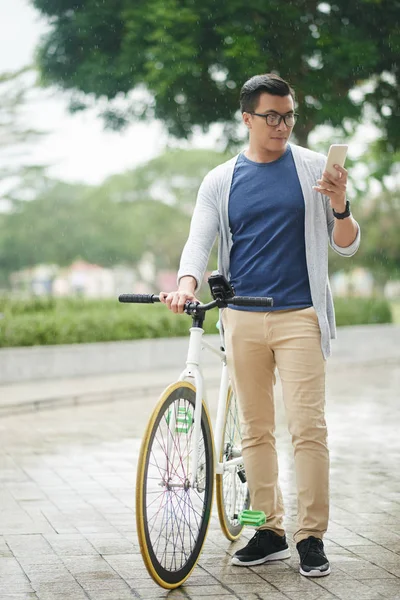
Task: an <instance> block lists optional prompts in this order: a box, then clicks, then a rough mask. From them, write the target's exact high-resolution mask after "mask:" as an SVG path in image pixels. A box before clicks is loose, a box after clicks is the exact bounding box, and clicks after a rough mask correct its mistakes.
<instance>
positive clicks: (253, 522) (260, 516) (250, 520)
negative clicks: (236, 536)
mask: <svg viewBox="0 0 400 600" xmlns="http://www.w3.org/2000/svg"><path fill="white" fill-rule="evenodd" d="M266 520H267V517H266V516H265V512H264V511H263V510H242V512H241V513H239V516H238V521H239V523H240V524H241V525H248V526H249V527H260V526H261V525H264V523H265V521H266Z"/></svg>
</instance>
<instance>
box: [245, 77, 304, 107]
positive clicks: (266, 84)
mask: <svg viewBox="0 0 400 600" xmlns="http://www.w3.org/2000/svg"><path fill="white" fill-rule="evenodd" d="M265 93H267V94H271V95H272V96H281V97H283V96H292V98H293V102H294V101H295V93H294V90H293V88H291V87H290V85H289V84H288V82H287V81H285V80H284V79H282V77H279V75H275V73H266V74H265V75H254V77H251V79H248V80H247V81H246V83H245V84H244V85H243V87H242V89H241V90H240V110H241V111H242V113H244V112H254V111H255V109H256V107H257V104H258V100H259V98H260V96H261V94H265Z"/></svg>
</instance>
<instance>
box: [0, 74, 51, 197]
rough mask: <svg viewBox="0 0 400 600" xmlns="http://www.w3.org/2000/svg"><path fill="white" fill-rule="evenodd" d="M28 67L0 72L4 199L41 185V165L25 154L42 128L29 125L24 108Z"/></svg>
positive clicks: (0, 179)
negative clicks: (34, 162) (38, 128)
mask: <svg viewBox="0 0 400 600" xmlns="http://www.w3.org/2000/svg"><path fill="white" fill-rule="evenodd" d="M30 76H32V70H31V69H30V68H28V67H27V68H24V69H21V70H20V71H16V72H8V73H0V184H1V186H2V193H1V197H2V200H3V201H4V200H6V201H7V202H8V203H12V202H13V201H15V199H16V197H17V196H18V194H21V193H22V192H25V193H26V191H27V190H32V188H35V189H37V187H38V186H39V184H43V185H44V178H45V175H44V167H43V165H37V164H33V163H32V160H31V159H30V157H29V150H30V149H31V147H32V144H33V143H34V142H36V141H37V140H38V139H39V138H40V137H42V136H43V135H45V134H44V132H42V131H38V130H37V129H33V128H32V127H30V125H29V122H28V120H27V118H26V115H25V111H26V108H27V107H28V106H29V103H30V92H31V91H32V89H33V86H32V83H31V82H30V79H32V77H30Z"/></svg>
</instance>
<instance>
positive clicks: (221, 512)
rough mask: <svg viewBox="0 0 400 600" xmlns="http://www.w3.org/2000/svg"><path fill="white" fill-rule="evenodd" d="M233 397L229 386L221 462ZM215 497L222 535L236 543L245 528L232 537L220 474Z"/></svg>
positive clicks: (216, 478)
mask: <svg viewBox="0 0 400 600" xmlns="http://www.w3.org/2000/svg"><path fill="white" fill-rule="evenodd" d="M232 395H233V390H232V386H229V388H228V393H227V395H226V405H225V420H224V431H223V434H222V447H221V451H220V454H219V460H220V461H222V453H223V445H224V437H225V430H226V419H227V415H228V410H229V404H230V402H231V399H232ZM215 496H216V500H217V508H218V517H219V522H220V525H221V529H222V533H223V534H224V536H225V537H226V538H227V539H228V540H230V541H231V542H235V541H236V540H238V539H239V538H240V536H241V535H242V531H243V526H242V527H241V529H240V531H239V533H238V534H236V535H232V533H231V532H230V530H229V526H228V522H227V520H226V512H225V505H224V486H223V475H221V474H219V473H218V474H217V475H216V476H215Z"/></svg>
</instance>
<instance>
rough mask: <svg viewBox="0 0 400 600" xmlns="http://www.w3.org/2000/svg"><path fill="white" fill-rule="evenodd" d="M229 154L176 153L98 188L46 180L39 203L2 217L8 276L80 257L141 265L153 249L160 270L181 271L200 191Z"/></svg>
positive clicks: (1, 245) (2, 256)
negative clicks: (42, 265) (207, 173)
mask: <svg viewBox="0 0 400 600" xmlns="http://www.w3.org/2000/svg"><path fill="white" fill-rule="evenodd" d="M224 158H226V157H225V155H223V154H219V153H217V152H215V153H210V152H208V151H205V150H192V151H184V150H176V151H171V152H167V153H165V154H164V155H161V156H159V157H157V158H156V159H154V160H152V161H150V162H149V163H148V164H147V165H143V166H140V167H137V168H136V169H135V170H132V171H128V172H126V173H123V174H121V175H114V176H113V177H110V178H109V179H107V180H106V181H105V182H104V183H103V184H102V185H100V186H96V187H95V186H88V185H77V184H75V185H72V184H67V183H65V182H59V181H48V182H47V187H46V189H41V190H40V192H39V193H38V195H37V198H36V199H35V200H32V201H31V202H22V201H21V202H18V203H16V204H15V206H14V209H13V210H12V211H11V212H8V213H3V214H0V272H2V273H3V279H4V276H6V275H7V274H8V273H10V272H12V271H15V270H18V269H21V268H26V267H30V266H34V265H36V264H40V263H47V264H58V265H61V266H65V265H69V264H70V263H71V262H73V261H74V260H75V259H77V258H82V259H84V260H87V261H89V262H91V263H96V264H99V265H103V266H112V265H116V264H121V263H125V264H128V265H131V266H133V267H135V266H136V265H137V264H138V263H139V261H140V260H141V258H142V257H143V255H145V254H146V253H148V252H150V253H152V254H153V255H154V257H155V266H156V268H158V269H171V270H177V268H178V265H179V258H180V255H181V252H182V248H183V246H184V244H185V242H186V239H187V235H188V231H189V222H190V215H191V213H192V211H193V206H194V203H195V200H196V194H197V189H198V187H199V185H200V182H201V180H202V178H203V176H204V174H205V173H206V172H207V171H208V170H210V169H211V168H213V167H214V166H216V165H217V164H218V163H220V162H222V161H223V160H224ZM155 182H157V185H156V186H155ZM168 186H169V187H168Z"/></svg>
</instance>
